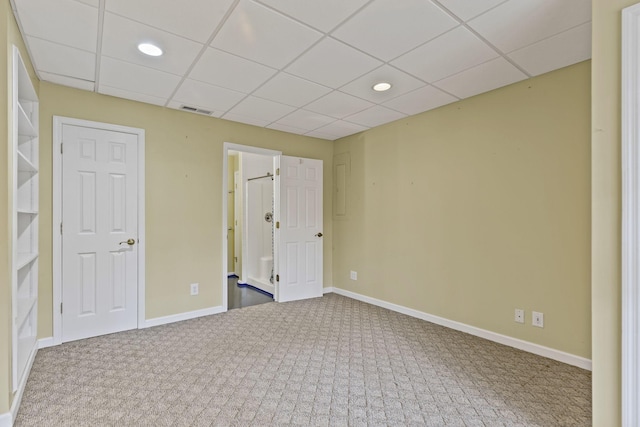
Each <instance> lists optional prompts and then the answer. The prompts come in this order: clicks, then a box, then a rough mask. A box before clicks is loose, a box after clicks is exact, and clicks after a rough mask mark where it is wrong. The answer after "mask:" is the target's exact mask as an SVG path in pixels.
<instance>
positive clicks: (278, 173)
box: [276, 168, 280, 176]
mask: <svg viewBox="0 0 640 427" xmlns="http://www.w3.org/2000/svg"><path fill="white" fill-rule="evenodd" d="M276 176H280V168H278V169H276Z"/></svg>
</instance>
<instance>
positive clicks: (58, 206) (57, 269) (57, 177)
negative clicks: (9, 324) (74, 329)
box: [51, 116, 146, 345]
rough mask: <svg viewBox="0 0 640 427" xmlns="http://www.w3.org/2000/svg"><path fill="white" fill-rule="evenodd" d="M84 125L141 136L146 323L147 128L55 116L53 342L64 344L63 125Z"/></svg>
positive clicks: (141, 295) (141, 313)
mask: <svg viewBox="0 0 640 427" xmlns="http://www.w3.org/2000/svg"><path fill="white" fill-rule="evenodd" d="M64 125H72V126H80V127H87V128H93V129H100V130H107V131H114V132H122V133H128V134H133V135H136V136H137V138H138V245H139V246H138V307H137V310H138V314H137V320H138V324H137V327H138V329H140V328H143V327H144V324H145V320H146V317H145V253H146V251H145V248H146V238H145V237H146V236H145V181H144V176H145V168H144V165H145V161H144V160H145V158H144V153H145V131H144V129H139V128H133V127H129V126H120V125H115V124H110V123H100V122H94V121H90V120H81V119H74V118H70V117H62V116H53V145H52V150H53V152H52V157H53V183H52V186H53V201H52V202H53V212H52V230H51V231H52V240H53V245H52V246H53V260H52V262H53V265H52V267H53V345H58V344H62V313H60V309H59V307H60V304H61V303H62V236H61V234H60V232H59V230H60V223H61V221H62V153H61V144H62V127H63V126H64Z"/></svg>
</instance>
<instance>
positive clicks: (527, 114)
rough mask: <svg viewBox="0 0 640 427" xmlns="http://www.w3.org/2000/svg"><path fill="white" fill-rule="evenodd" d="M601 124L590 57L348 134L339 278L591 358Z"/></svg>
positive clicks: (363, 290) (337, 238) (338, 229)
mask: <svg viewBox="0 0 640 427" xmlns="http://www.w3.org/2000/svg"><path fill="white" fill-rule="evenodd" d="M589 123H590V63H589V62H583V63H580V64H577V65H575V66H572V67H568V68H565V69H562V70H559V71H555V72H552V73H549V74H546V75H543V76H540V77H537V78H534V79H530V80H528V81H524V82H521V83H517V84H514V85H511V86H508V87H505V88H502V89H498V90H495V91H493V92H489V93H486V94H483V95H479V96H476V97H473V98H470V99H467V100H464V101H461V102H458V103H455V104H450V105H448V106H445V107H443V108H439V109H436V110H432V111H430V112H426V113H423V114H421V115H418V116H414V117H410V118H407V119H403V120H399V121H397V122H394V123H391V124H388V125H385V126H381V127H379V128H375V129H373V130H369V131H366V132H364V133H361V134H358V135H354V136H351V137H347V138H344V139H341V140H338V141H336V142H335V143H334V156H338V155H343V154H344V153H349V154H350V159H351V164H350V167H351V171H350V175H349V176H348V177H347V181H346V191H347V205H346V215H344V216H338V215H334V217H333V219H334V223H333V224H334V258H333V259H334V269H333V273H334V278H333V282H334V286H336V287H339V288H342V289H347V290H349V291H353V292H357V293H360V294H364V295H367V296H370V297H374V298H379V299H382V300H384V301H389V302H392V303H395V304H400V305H403V306H406V307H410V308H413V309H416V310H420V311H424V312H427V313H430V314H433V315H437V316H441V317H444V318H447V319H451V320H454V321H458V322H462V323H465V324H469V325H473V326H476V327H478V328H482V329H486V330H489V331H493V332H497V333H500V334H504V335H508V336H511V337H515V338H518V339H522V340H526V341H530V342H532V343H536V344H540V345H543V346H547V347H551V348H554V349H557V350H561V351H564V352H568V353H571V354H574V355H577V356H581V357H585V358H590V357H591V295H590V221H591V218H590V199H591V188H590V173H591V170H590V126H589ZM350 270H356V271H357V272H358V281H351V280H349V271H350ZM515 308H522V309H525V310H526V324H525V325H521V324H518V323H515V322H514V320H513V317H514V309H515ZM532 310H536V311H540V312H543V313H544V315H545V327H544V328H543V329H540V328H535V327H533V326H531V311H532Z"/></svg>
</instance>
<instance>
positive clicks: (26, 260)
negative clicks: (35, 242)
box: [16, 252, 38, 270]
mask: <svg viewBox="0 0 640 427" xmlns="http://www.w3.org/2000/svg"><path fill="white" fill-rule="evenodd" d="M36 258H38V253H37V252H35V253H26V254H25V253H19V254H18V262H17V264H16V269H17V270H21V269H23V268H24V267H25V266H27V265H29V264H30V263H31V262H32V261H33V260H35V259H36Z"/></svg>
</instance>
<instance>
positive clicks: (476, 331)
mask: <svg viewBox="0 0 640 427" xmlns="http://www.w3.org/2000/svg"><path fill="white" fill-rule="evenodd" d="M326 289H331V290H332V292H334V293H336V294H338V295H343V296H345V297H349V298H353V299H355V300H358V301H362V302H366V303H368V304H372V305H376V306H378V307H383V308H386V309H388V310H391V311H395V312H398V313H402V314H406V315H407V316H411V317H416V318H418V319H422V320H426V321H427V322H431V323H435V324H436V325H440V326H445V327H447V328H450V329H455V330H456V331H461V332H465V333H467V334H470V335H475V336H477V337H480V338H484V339H487V340H489V341H493V342H497V343H500V344H504V345H507V346H509V347H514V348H517V349H519V350H524V351H526V352H529V353H533V354H537V355H538V356H542V357H546V358H548V359H553V360H557V361H558V362H563V363H566V364H568V365H572V366H577V367H578V368H582V369H586V370H589V371H590V370H591V360H589V359H586V358H584V357H580V356H576V355H574V354H570V353H565V352H564V351H560V350H555V349H553V348H549V347H545V346H542V345H539V344H534V343H531V342H528V341H523V340H520V339H517V338H513V337H509V336H506V335H502V334H498V333H496V332H491V331H487V330H486V329H480V328H477V327H475V326H470V325H467V324H465V323H460V322H456V321H454V320H449V319H445V318H444V317H439V316H434V315H433V314H429V313H425V312H422V311H418V310H414V309H412V308H408V307H404V306H402V305H398V304H393V303H390V302H387V301H383V300H379V299H376V298H371V297H368V296H366V295H362V294H358V293H355V292H351V291H347V290H344V289H340V288H335V287H334V288H325V290H326ZM326 292H327V291H325V293H326Z"/></svg>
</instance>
